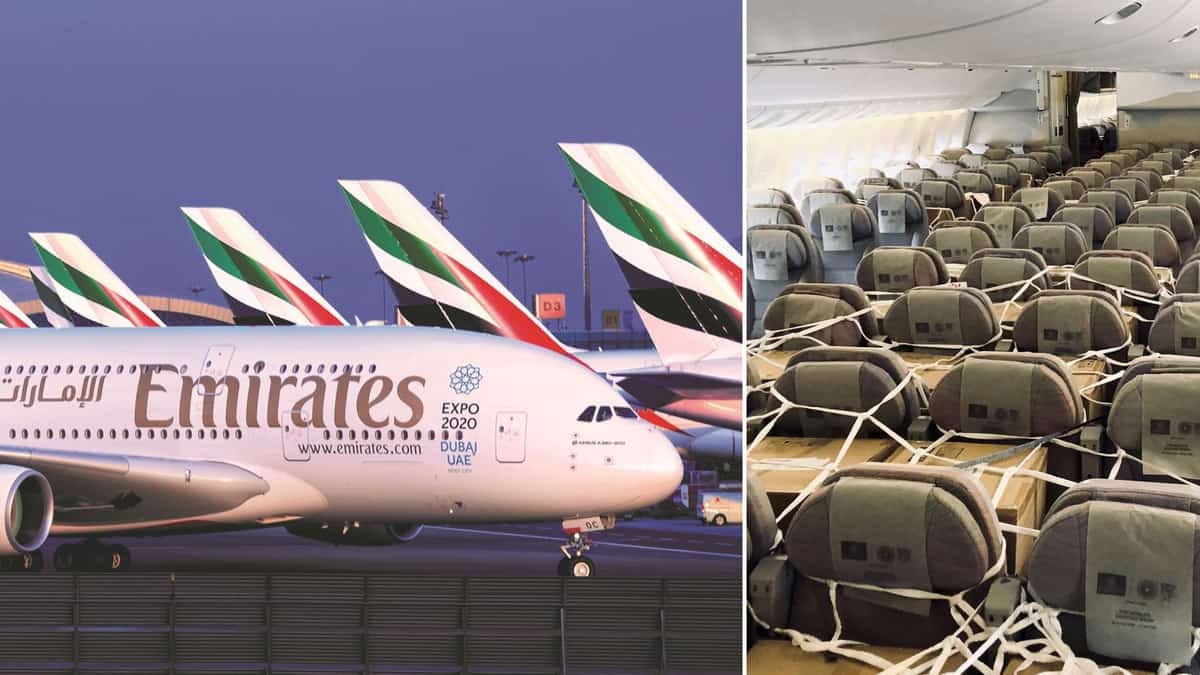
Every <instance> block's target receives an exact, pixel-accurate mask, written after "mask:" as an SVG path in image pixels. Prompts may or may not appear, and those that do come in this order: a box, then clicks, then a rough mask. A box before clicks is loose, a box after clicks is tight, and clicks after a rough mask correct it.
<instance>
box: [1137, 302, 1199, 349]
mask: <svg viewBox="0 0 1200 675" xmlns="http://www.w3.org/2000/svg"><path fill="white" fill-rule="evenodd" d="M1146 347H1147V348H1149V349H1150V351H1152V352H1154V353H1156V354H1176V355H1179V356H1200V293H1176V294H1175V295H1172V296H1171V297H1169V298H1167V299H1166V300H1164V301H1163V304H1162V305H1160V306H1159V308H1158V312H1157V313H1156V314H1155V315H1154V323H1152V324H1150V335H1149V337H1148V338H1147V339H1146Z"/></svg>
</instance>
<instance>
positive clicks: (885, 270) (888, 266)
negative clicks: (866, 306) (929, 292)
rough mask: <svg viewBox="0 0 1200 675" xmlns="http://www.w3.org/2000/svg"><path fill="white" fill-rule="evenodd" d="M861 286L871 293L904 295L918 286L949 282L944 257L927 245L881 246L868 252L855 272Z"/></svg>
mask: <svg viewBox="0 0 1200 675" xmlns="http://www.w3.org/2000/svg"><path fill="white" fill-rule="evenodd" d="M855 280H856V283H858V286H859V287H860V288H862V289H863V290H864V291H866V292H867V293H868V294H870V293H872V292H874V293H903V292H904V291H907V290H908V289H910V288H915V287H917V286H937V285H940V284H945V283H949V281H950V273H949V271H948V270H947V269H946V263H945V262H944V261H943V260H942V256H941V255H940V254H939V253H938V252H937V251H936V250H934V249H932V248H927V247H924V246H880V247H878V248H875V249H873V250H871V251H868V252H867V254H866V255H865V256H863V258H862V261H861V262H859V264H858V268H857V269H856V270H855Z"/></svg>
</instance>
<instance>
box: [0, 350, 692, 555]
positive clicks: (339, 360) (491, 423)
mask: <svg viewBox="0 0 1200 675" xmlns="http://www.w3.org/2000/svg"><path fill="white" fill-rule="evenodd" d="M0 346H2V349H0V497H2V498H3V499H4V500H5V501H4V502H3V503H2V504H0V507H2V508H3V513H5V514H7V517H6V518H4V519H2V520H0V528H2V530H3V531H2V532H0V554H4V555H7V556H10V557H9V558H8V559H7V561H8V563H9V564H10V565H11V564H12V563H13V562H16V563H17V564H25V565H26V566H30V565H34V566H36V560H37V559H38V558H37V556H38V554H37V551H38V549H39V547H41V546H42V544H43V543H44V542H45V540H46V538H47V536H49V535H50V534H55V535H63V536H70V535H80V536H86V537H89V540H88V541H87V542H85V543H81V544H67V545H64V546H60V547H58V549H57V550H56V552H55V564H56V566H57V567H60V568H66V569H80V568H88V567H92V566H102V567H106V568H111V567H116V568H121V567H124V566H127V565H128V564H129V558H130V555H129V551H128V550H126V549H125V548H124V547H120V546H111V545H104V544H101V543H99V542H95V541H93V540H91V538H92V537H95V536H100V535H115V534H119V533H121V534H130V533H147V534H151V533H186V532H201V531H212V530H225V529H245V528H256V527H264V526H271V525H286V526H288V529H289V530H291V531H292V532H293V533H294V534H299V535H301V536H309V537H313V538H318V539H325V538H327V537H326V535H327V534H330V533H336V535H337V536H338V537H342V538H344V537H345V536H346V535H347V534H348V533H350V534H353V533H355V532H357V533H359V534H360V536H361V537H363V538H371V537H374V538H377V539H379V540H390V541H402V540H404V539H406V538H410V537H411V536H414V535H415V533H416V531H417V530H419V528H420V525H419V524H421V523H483V522H511V521H516V520H531V521H537V520H541V521H545V520H549V519H563V521H564V522H563V526H564V529H565V530H566V531H567V533H568V535H570V536H569V537H568V540H567V542H566V544H565V545H564V546H563V547H562V551H563V554H564V555H563V556H562V558H561V559H560V564H559V573H560V574H565V575H588V574H591V573H592V572H593V570H594V566H593V563H592V561H591V560H590V559H589V558H588V557H587V556H585V555H584V553H585V552H586V550H587V538H586V537H585V536H581V534H582V533H586V532H589V531H592V530H599V529H604V528H605V527H609V526H611V518H610V517H608V516H609V515H610V514H614V513H618V512H625V511H629V510H633V509H637V508H641V507H645V506H649V505H653V504H655V503H657V502H659V501H661V500H663V499H665V498H666V497H668V496H669V495H670V494H672V493H673V491H674V490H675V489H676V488H677V486H678V485H679V481H680V477H681V471H682V467H681V463H680V460H679V456H678V454H677V453H676V451H675V449H674V448H673V447H672V445H671V443H670V442H669V441H668V440H667V439H666V438H665V437H664V436H663V435H662V434H661V433H659V432H658V431H656V430H655V429H654V428H653V427H651V426H650V425H648V424H646V423H645V422H643V421H641V420H639V419H638V418H637V416H636V415H635V414H634V412H633V411H632V410H630V409H629V408H628V407H627V405H626V403H625V402H624V401H623V400H622V399H621V397H620V396H619V395H617V394H616V393H615V392H614V391H613V389H612V388H611V387H610V386H609V385H608V384H607V383H606V382H605V381H604V380H603V379H602V378H600V377H597V376H596V375H595V374H594V373H593V372H591V371H590V370H588V369H587V368H585V367H584V366H582V365H580V364H579V363H576V362H575V361H572V360H571V359H568V358H565V357H562V356H560V355H557V354H554V353H551V352H549V351H547V350H545V349H539V348H536V347H532V346H530V345H526V344H523V343H520V342H518V341H514V340H507V339H502V338H497V337H493V336H488V335H480V334H475V333H466V332H448V331H440V330H436V329H423V328H406V329H404V330H395V329H389V328H358V327H346V328H337V327H324V328H318V327H279V328H271V329H248V328H238V327H231V328H214V327H203V328H169V329H167V330H156V331H145V330H137V329H133V328H128V329H126V328H112V329H103V330H85V329H68V330H61V331H46V330H10V331H0ZM589 408H607V409H609V411H610V414H611V415H612V416H613V417H614V419H612V420H610V421H609V422H608V423H605V424H594V423H588V422H581V421H579V418H581V417H582V415H581V413H582V412H583V411H584V410H586V409H589ZM588 419H590V416H588ZM329 538H332V537H329Z"/></svg>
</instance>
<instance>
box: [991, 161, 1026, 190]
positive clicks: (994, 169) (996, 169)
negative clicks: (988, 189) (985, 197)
mask: <svg viewBox="0 0 1200 675" xmlns="http://www.w3.org/2000/svg"><path fill="white" fill-rule="evenodd" d="M983 171H984V173H986V174H987V175H989V176H991V177H992V182H993V183H995V184H996V185H997V186H1000V185H1003V186H1005V187H1006V188H1008V191H1009V192H1010V193H1011V192H1012V191H1014V190H1016V189H1017V188H1019V187H1021V170H1020V169H1018V168H1017V165H1016V164H1013V163H1012V162H1008V161H988V162H984V163H983Z"/></svg>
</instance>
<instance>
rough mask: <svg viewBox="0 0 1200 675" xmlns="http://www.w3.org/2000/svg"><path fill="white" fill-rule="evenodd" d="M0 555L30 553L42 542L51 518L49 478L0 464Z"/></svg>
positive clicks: (19, 467)
mask: <svg viewBox="0 0 1200 675" xmlns="http://www.w3.org/2000/svg"><path fill="white" fill-rule="evenodd" d="M0 497H3V501H2V502H0V507H2V508H3V509H4V510H3V514H4V518H3V519H2V520H0V528H2V531H0V555H18V554H21V553H32V552H33V551H36V550H38V549H39V548H41V546H42V544H44V543H46V537H49V536H50V524H51V523H53V522H54V494H53V493H52V492H51V491H50V481H48V480H46V477H45V476H43V475H42V474H40V473H38V472H37V471H34V470H33V469H27V468H25V467H23V466H13V465H11V464H0Z"/></svg>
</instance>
